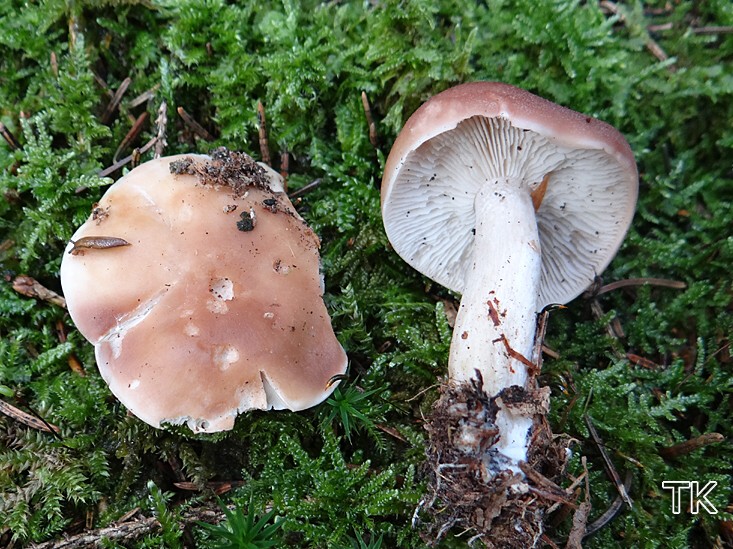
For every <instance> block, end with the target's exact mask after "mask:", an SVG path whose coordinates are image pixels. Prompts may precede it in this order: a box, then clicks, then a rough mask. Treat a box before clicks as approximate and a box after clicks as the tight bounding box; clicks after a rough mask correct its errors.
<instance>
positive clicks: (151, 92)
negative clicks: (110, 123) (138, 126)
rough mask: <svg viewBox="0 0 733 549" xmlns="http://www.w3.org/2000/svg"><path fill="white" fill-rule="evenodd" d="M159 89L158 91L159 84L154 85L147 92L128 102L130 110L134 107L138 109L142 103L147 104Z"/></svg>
mask: <svg viewBox="0 0 733 549" xmlns="http://www.w3.org/2000/svg"><path fill="white" fill-rule="evenodd" d="M159 89H160V84H156V85H155V86H153V87H152V88H150V89H149V90H146V91H144V92H142V93H141V94H140V95H138V96H137V97H136V98H134V99H132V100H131V101H130V103H129V106H130V108H131V109H134V108H135V107H139V106H140V105H142V104H143V103H147V102H148V101H150V100H151V99H152V98H153V97H155V94H156V93H157V92H158V90H159Z"/></svg>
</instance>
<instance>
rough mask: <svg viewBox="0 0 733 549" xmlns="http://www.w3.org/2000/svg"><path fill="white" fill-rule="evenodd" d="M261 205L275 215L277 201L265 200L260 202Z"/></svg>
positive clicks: (272, 199)
mask: <svg viewBox="0 0 733 549" xmlns="http://www.w3.org/2000/svg"><path fill="white" fill-rule="evenodd" d="M262 205H263V206H264V207H265V208H267V209H268V210H270V212H272V213H277V200H275V199H274V198H265V199H264V200H263V201H262Z"/></svg>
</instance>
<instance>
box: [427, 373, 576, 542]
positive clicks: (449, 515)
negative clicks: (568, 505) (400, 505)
mask: <svg viewBox="0 0 733 549" xmlns="http://www.w3.org/2000/svg"><path fill="white" fill-rule="evenodd" d="M481 386H482V382H481V380H480V379H479V380H474V381H472V382H470V383H463V384H457V385H455V384H452V385H447V386H444V387H443V388H442V390H441V396H440V398H439V399H438V401H437V402H436V403H435V405H434V407H433V410H432V413H431V416H430V417H429V418H428V422H427V425H426V429H427V431H428V436H429V441H430V444H429V445H428V450H427V457H428V459H427V464H426V469H427V470H426V475H427V478H428V484H429V488H428V497H427V498H426V500H425V501H424V502H423V507H422V512H423V518H428V517H425V515H426V514H427V515H429V518H430V520H428V521H426V523H425V528H424V529H423V534H422V535H423V538H424V541H425V542H426V543H428V544H429V545H432V544H434V543H436V542H437V541H439V540H440V539H441V538H442V537H444V536H445V534H446V533H447V532H448V531H449V530H450V529H451V528H453V527H455V529H456V530H457V531H462V532H465V535H466V536H467V537H469V538H471V539H472V540H473V541H474V543H476V544H478V545H483V546H485V547H491V548H502V549H503V548H507V549H509V548H512V549H514V548H518V547H523V548H529V547H535V546H539V545H540V538H541V536H542V533H543V523H544V519H545V511H546V510H547V509H548V508H549V507H550V506H551V505H552V504H554V503H556V502H557V501H562V500H564V499H565V498H567V494H565V493H564V491H562V490H561V489H560V488H559V486H558V485H557V484H556V481H557V480H558V479H559V478H560V477H561V475H562V473H563V471H564V467H565V463H566V456H567V452H566V448H567V443H566V441H564V440H561V439H556V438H555V437H553V435H552V432H551V430H550V427H549V424H548V423H547V421H546V419H545V416H546V414H547V411H548V409H549V406H548V405H549V390H548V389H547V388H542V389H540V388H536V389H524V388H521V387H516V386H515V387H510V388H508V389H505V390H504V391H502V392H501V393H499V395H497V396H495V397H489V396H488V395H486V394H485V393H484V392H483V391H482V390H481ZM500 399H501V400H500ZM500 404H501V405H502V406H504V407H505V408H508V409H512V410H516V411H517V412H521V413H523V414H530V415H532V417H533V418H534V425H533V430H532V435H531V440H530V447H529V451H528V455H527V462H526V463H523V464H521V469H522V471H523V472H524V473H525V474H520V473H513V472H512V471H511V470H510V469H508V468H507V465H508V461H507V458H505V457H503V456H502V455H501V454H500V453H498V451H497V450H496V449H495V448H494V446H495V444H496V443H497V441H498V437H499V430H498V429H497V427H496V415H497V412H498V410H499V405H500ZM466 434H468V435H470V436H469V437H468V440H470V441H471V443H470V444H466V442H465V441H466V440H467V438H466V436H465V435H466Z"/></svg>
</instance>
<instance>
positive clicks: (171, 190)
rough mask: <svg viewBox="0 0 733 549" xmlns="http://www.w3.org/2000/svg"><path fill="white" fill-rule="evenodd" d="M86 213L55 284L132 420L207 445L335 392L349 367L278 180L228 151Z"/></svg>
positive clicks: (120, 188)
mask: <svg viewBox="0 0 733 549" xmlns="http://www.w3.org/2000/svg"><path fill="white" fill-rule="evenodd" d="M94 212H96V213H97V214H98V213H99V212H104V215H103V216H100V215H94V213H93V214H92V216H90V218H89V219H88V220H87V221H86V222H85V223H84V224H83V225H82V226H81V227H80V228H79V229H78V230H77V231H76V233H75V234H74V235H73V237H72V239H71V240H72V241H71V242H70V243H69V245H68V246H67V249H66V253H64V257H63V260H62V263H61V283H62V287H63V290H64V295H65V297H66V299H67V303H68V309H69V313H70V315H71V317H72V319H73V321H74V323H75V324H76V326H77V328H78V329H79V331H80V332H81V333H82V335H84V337H86V338H87V339H88V340H89V341H90V342H92V343H93V344H94V346H95V354H96V360H97V364H98V366H99V370H100V373H101V375H102V377H103V378H104V380H105V381H106V382H107V384H108V385H109V387H110V389H111V391H112V392H113V393H114V394H115V395H116V396H117V398H118V399H119V400H120V401H121V402H122V403H123V404H124V405H125V406H126V407H127V408H128V409H129V410H130V411H131V412H132V413H133V414H135V415H136V416H137V417H139V418H140V419H142V420H143V421H145V422H147V423H149V424H150V425H153V426H155V427H160V426H161V425H162V424H164V423H170V424H182V423H186V424H188V426H189V427H190V428H191V429H192V430H193V431H195V432H215V431H222V430H228V429H231V428H232V427H233V425H234V419H235V417H236V416H237V414H238V413H239V412H243V411H246V410H252V409H290V410H303V409H305V408H309V407H311V406H314V405H316V404H318V403H319V402H321V401H322V400H323V399H325V398H326V397H327V396H328V395H329V394H330V393H331V392H332V391H333V389H334V388H335V386H336V384H335V383H330V380H331V379H332V378H333V377H334V376H336V375H339V374H343V373H344V372H345V370H346V366H347V358H346V354H345V353H344V350H343V348H342V347H341V345H340V344H339V342H338V340H337V339H336V337H335V335H334V333H333V330H332V328H331V321H330V318H329V316H328V312H327V310H326V307H325V305H324V303H323V299H322V294H323V280H322V277H321V274H320V271H319V268H320V259H319V253H318V250H319V246H320V242H319V239H318V237H317V236H316V235H315V234H314V233H313V231H312V230H311V229H310V228H309V227H308V226H307V225H306V224H305V221H304V220H303V219H302V218H301V217H300V216H299V215H298V214H297V212H296V211H295V210H294V208H293V206H292V204H291V203H290V201H289V200H288V198H287V196H286V195H285V194H284V192H283V187H282V180H281V178H280V176H279V175H278V174H276V173H275V172H273V171H272V170H270V169H269V168H266V167H262V166H260V165H258V164H257V163H255V162H254V161H253V160H252V159H251V158H249V157H248V156H246V155H244V154H241V153H231V152H229V151H227V150H226V149H218V150H217V151H215V152H214V153H212V156H211V157H209V156H203V155H179V156H172V157H168V158H159V159H156V160H152V161H150V162H147V163H145V164H142V165H141V166H139V167H137V168H135V169H134V170H132V171H130V172H129V173H128V174H127V175H125V176H124V177H123V178H121V179H120V180H119V181H117V182H116V183H115V184H114V185H112V186H111V187H110V188H109V190H108V191H107V192H106V193H105V195H104V196H103V197H102V199H101V200H100V201H99V203H98V204H96V205H95V208H94ZM100 235H104V236H100Z"/></svg>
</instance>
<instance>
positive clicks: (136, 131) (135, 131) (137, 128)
mask: <svg viewBox="0 0 733 549" xmlns="http://www.w3.org/2000/svg"><path fill="white" fill-rule="evenodd" d="M148 116H149V115H148V113H147V112H144V113H142V114H141V115H140V116H138V117H137V120H135V123H134V124H133V125H132V128H130V131H128V132H127V135H125V137H124V138H123V139H122V142H121V143H120V146H119V147H117V150H116V151H115V154H114V156H113V157H112V162H117V157H118V156H119V155H120V153H121V152H122V151H124V150H125V149H126V148H127V147H129V146H130V144H131V143H132V142H133V141H135V139H136V138H137V136H138V135H140V132H141V131H142V129H143V125H144V124H145V122H146V121H147V120H148Z"/></svg>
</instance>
